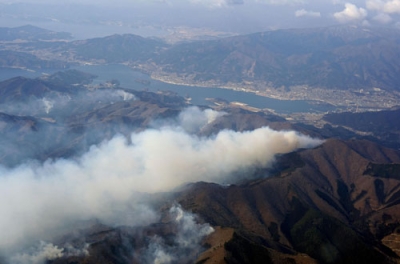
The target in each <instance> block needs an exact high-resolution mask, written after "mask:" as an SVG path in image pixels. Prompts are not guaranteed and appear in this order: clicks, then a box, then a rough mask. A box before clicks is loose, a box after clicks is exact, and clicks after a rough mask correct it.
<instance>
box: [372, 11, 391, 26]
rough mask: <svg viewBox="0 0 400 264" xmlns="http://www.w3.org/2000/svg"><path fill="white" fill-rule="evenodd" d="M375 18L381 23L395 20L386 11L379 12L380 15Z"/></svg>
mask: <svg viewBox="0 0 400 264" xmlns="http://www.w3.org/2000/svg"><path fill="white" fill-rule="evenodd" d="M373 19H374V20H375V21H377V22H379V23H381V24H388V23H390V22H392V20H393V19H392V17H391V16H390V15H388V14H385V13H379V14H378V15H376V16H374V18H373Z"/></svg>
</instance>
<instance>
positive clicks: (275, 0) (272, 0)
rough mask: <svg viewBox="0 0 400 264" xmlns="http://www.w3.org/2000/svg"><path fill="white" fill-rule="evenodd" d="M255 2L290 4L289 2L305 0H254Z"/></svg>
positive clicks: (296, 2) (303, 0)
mask: <svg viewBox="0 0 400 264" xmlns="http://www.w3.org/2000/svg"><path fill="white" fill-rule="evenodd" d="M255 2H256V3H263V4H269V5H290V4H304V3H306V1H305V0H255Z"/></svg>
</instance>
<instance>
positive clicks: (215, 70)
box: [3, 26, 400, 91]
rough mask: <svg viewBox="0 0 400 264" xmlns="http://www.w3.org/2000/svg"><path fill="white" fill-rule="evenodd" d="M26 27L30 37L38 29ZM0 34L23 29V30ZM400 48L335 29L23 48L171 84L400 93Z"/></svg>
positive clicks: (381, 33) (371, 33) (391, 33)
mask: <svg viewBox="0 0 400 264" xmlns="http://www.w3.org/2000/svg"><path fill="white" fill-rule="evenodd" d="M23 29H25V27H24V28H23ZM27 29H30V31H32V33H31V34H33V33H34V32H35V31H37V30H39V29H36V28H32V27H27ZM33 29H35V30H33ZM3 30H4V31H7V30H8V31H10V32H14V31H15V32H25V31H24V30H22V29H20V28H15V29H7V28H3ZM27 31H28V32H30V31H29V30H27ZM21 34H22V33H21ZM43 34H44V33H43ZM49 34H50V33H49ZM50 35H51V34H50ZM39 36H40V34H39ZM25 39H28V40H29V37H26V38H25ZM399 43H400V31H399V30H396V29H383V28H363V27H355V26H336V27H330V28H314V29H293V30H277V31H269V32H262V33H255V34H251V35H244V36H235V37H229V38H223V39H219V40H212V41H196V42H190V43H182V44H175V45H167V44H165V43H164V42H162V41H160V40H155V39H151V38H142V37H139V36H135V35H129V34H126V35H113V36H109V37H104V38H96V39H89V40H80V41H73V42H69V43H65V42H51V43H45V42H31V43H23V44H20V49H19V51H29V50H36V51H46V53H48V52H53V53H54V54H57V55H56V56H55V58H59V59H62V60H65V61H69V62H73V61H79V62H82V61H87V62H96V63H126V64H130V65H132V66H133V67H135V68H138V69H140V70H144V71H148V72H149V73H153V74H155V75H154V76H164V77H163V78H164V79H168V78H169V79H170V80H172V81H174V82H182V83H190V84H202V85H210V86H226V85H228V86H229V85H230V86H235V85H237V86H242V87H246V88H249V89H250V90H253V91H257V90H260V91H264V90H265V87H275V88H282V87H283V88H285V89H287V90H290V87H293V86H307V87H310V88H322V89H334V90H352V91H359V90H360V89H367V90H372V89H373V88H380V89H383V90H387V91H397V90H398V89H399V88H398V83H399V82H400V79H399V78H400V77H399V75H398V72H399V70H400V68H399V66H398V63H397V62H398V61H399V59H400V48H399ZM36 54H40V52H36ZM29 64H30V62H29V61H26V65H25V66H26V67H27V68H29Z"/></svg>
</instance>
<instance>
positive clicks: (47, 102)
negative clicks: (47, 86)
mask: <svg viewBox="0 0 400 264" xmlns="http://www.w3.org/2000/svg"><path fill="white" fill-rule="evenodd" d="M42 102H43V105H44V110H45V112H46V114H48V113H50V111H51V109H52V108H53V107H54V102H53V101H50V100H49V99H47V98H46V97H43V99H42Z"/></svg>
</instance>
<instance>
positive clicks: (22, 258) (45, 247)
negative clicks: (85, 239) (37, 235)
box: [11, 241, 89, 264]
mask: <svg viewBox="0 0 400 264" xmlns="http://www.w3.org/2000/svg"><path fill="white" fill-rule="evenodd" d="M88 247H89V245H88V244H85V246H84V247H83V248H82V249H77V248H75V247H73V246H72V245H70V244H66V245H65V247H62V248H60V247H58V246H56V245H53V244H52V243H46V242H44V241H40V242H39V244H38V245H37V246H36V247H32V248H30V249H29V250H28V252H24V253H20V254H16V255H14V256H12V257H11V262H12V263H14V264H42V263H45V262H46V261H48V260H55V259H57V258H62V257H68V256H87V255H89V251H88Z"/></svg>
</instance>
